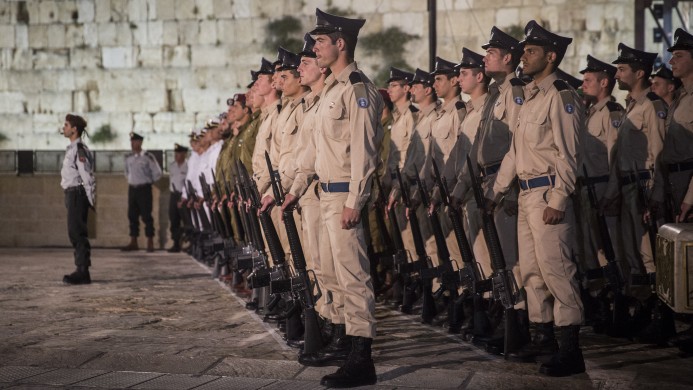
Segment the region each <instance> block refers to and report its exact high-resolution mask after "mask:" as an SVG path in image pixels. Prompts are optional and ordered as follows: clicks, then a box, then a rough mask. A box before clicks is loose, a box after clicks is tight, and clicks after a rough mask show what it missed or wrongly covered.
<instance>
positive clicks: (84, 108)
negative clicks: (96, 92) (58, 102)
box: [72, 91, 89, 112]
mask: <svg viewBox="0 0 693 390" xmlns="http://www.w3.org/2000/svg"><path fill="white" fill-rule="evenodd" d="M72 108H73V109H74V110H75V111H76V112H88V111H89V97H88V96H87V91H73V92H72Z"/></svg>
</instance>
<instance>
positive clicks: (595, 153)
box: [575, 96, 623, 271]
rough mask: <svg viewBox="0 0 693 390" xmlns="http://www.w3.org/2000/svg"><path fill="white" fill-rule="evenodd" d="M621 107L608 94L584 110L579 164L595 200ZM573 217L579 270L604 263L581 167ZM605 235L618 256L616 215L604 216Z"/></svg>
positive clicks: (601, 186) (605, 180)
mask: <svg viewBox="0 0 693 390" xmlns="http://www.w3.org/2000/svg"><path fill="white" fill-rule="evenodd" d="M622 116H623V107H621V106H620V105H619V104H618V103H616V102H614V101H613V98H612V97H611V96H609V97H606V98H604V99H603V100H601V101H599V102H597V103H595V104H594V105H593V106H591V107H590V108H589V110H588V111H587V121H586V126H585V129H584V131H583V132H582V135H581V139H580V155H581V162H582V164H581V165H582V166H584V168H585V169H586V170H587V174H588V175H589V178H590V181H591V182H592V186H593V188H594V192H595V195H596V198H597V201H599V199H601V198H602V197H603V196H604V193H605V192H606V186H607V183H608V180H609V167H610V161H611V159H612V157H613V155H612V152H613V150H614V146H615V145H616V140H617V138H618V127H619V126H620V125H621V119H622ZM578 177H579V179H578V186H577V192H576V194H577V196H576V199H577V203H576V205H575V206H576V207H575V210H576V218H577V222H578V225H577V226H578V229H577V233H578V234H577V240H578V252H579V254H580V256H579V261H580V265H581V267H582V268H583V271H585V270H590V269H596V268H598V267H603V266H605V265H606V263H607V261H606V258H605V256H604V250H603V246H602V245H603V244H602V243H601V238H600V237H599V230H598V226H597V211H596V210H595V209H594V208H593V207H592V205H591V204H590V200H589V194H588V186H587V184H586V182H585V177H584V172H583V168H582V167H581V168H580V170H579V171H578ZM606 223H607V227H608V229H609V237H610V238H611V244H612V246H613V248H614V254H615V256H616V259H622V258H623V257H622V253H623V250H622V246H621V245H620V242H621V233H620V231H621V230H620V223H619V218H618V217H617V216H608V217H606Z"/></svg>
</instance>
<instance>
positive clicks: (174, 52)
mask: <svg viewBox="0 0 693 390" xmlns="http://www.w3.org/2000/svg"><path fill="white" fill-rule="evenodd" d="M164 66H165V67H188V66H190V46H173V47H170V46H164Z"/></svg>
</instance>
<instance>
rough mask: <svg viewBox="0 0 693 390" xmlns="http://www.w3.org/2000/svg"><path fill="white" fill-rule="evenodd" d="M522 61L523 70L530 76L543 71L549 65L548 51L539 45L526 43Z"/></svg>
mask: <svg viewBox="0 0 693 390" xmlns="http://www.w3.org/2000/svg"><path fill="white" fill-rule="evenodd" d="M521 61H522V72H523V73H524V74H526V75H528V76H534V75H536V74H538V73H541V72H542V71H543V70H544V69H546V67H547V66H548V65H549V58H548V53H547V52H546V51H545V50H544V48H543V47H541V46H537V45H525V51H524V54H522V59H521Z"/></svg>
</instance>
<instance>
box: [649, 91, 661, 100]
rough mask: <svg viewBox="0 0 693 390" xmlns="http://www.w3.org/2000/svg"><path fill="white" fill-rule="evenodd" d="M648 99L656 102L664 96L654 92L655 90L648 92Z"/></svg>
mask: <svg viewBox="0 0 693 390" xmlns="http://www.w3.org/2000/svg"><path fill="white" fill-rule="evenodd" d="M647 99H648V100H650V101H651V102H656V101H658V100H659V101H661V100H662V98H661V97H659V95H657V94H656V93H654V92H648V93H647Z"/></svg>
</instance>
